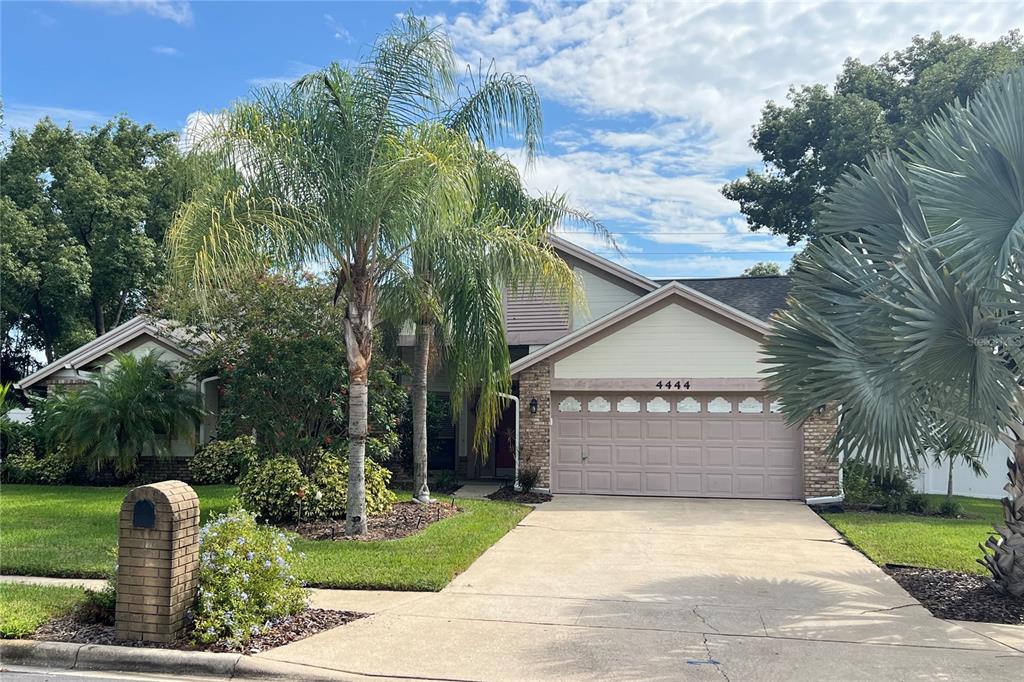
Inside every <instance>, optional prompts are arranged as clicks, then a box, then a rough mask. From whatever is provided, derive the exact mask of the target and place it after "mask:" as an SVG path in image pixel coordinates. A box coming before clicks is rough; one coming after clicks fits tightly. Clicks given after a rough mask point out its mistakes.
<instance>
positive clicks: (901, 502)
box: [843, 460, 914, 512]
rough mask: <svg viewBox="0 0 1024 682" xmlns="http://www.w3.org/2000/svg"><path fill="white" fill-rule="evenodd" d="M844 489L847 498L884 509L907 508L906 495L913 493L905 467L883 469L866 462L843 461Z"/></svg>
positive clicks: (849, 500) (896, 510)
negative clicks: (889, 470)
mask: <svg viewBox="0 0 1024 682" xmlns="http://www.w3.org/2000/svg"><path fill="white" fill-rule="evenodd" d="M843 492H844V494H845V497H846V500H847V501H848V502H854V503H860V504H877V505H882V506H883V507H885V509H886V510H887V511H891V512H902V511H906V510H907V498H908V497H909V496H910V495H913V494H914V486H913V484H912V483H911V481H910V474H909V473H908V472H904V471H895V470H893V471H891V472H884V471H880V470H878V469H877V468H876V467H874V466H872V465H871V464H870V463H868V462H863V461H859V460H847V461H846V462H843Z"/></svg>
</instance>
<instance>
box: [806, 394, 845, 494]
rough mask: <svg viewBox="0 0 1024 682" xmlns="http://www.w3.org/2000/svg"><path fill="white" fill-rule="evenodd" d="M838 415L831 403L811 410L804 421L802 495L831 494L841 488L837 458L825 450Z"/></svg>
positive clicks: (834, 429)
mask: <svg viewBox="0 0 1024 682" xmlns="http://www.w3.org/2000/svg"><path fill="white" fill-rule="evenodd" d="M838 416H839V412H838V410H837V409H836V406H835V405H834V404H832V405H829V406H828V407H827V408H826V409H825V411H824V412H823V413H822V414H813V415H811V416H810V417H809V418H808V419H807V421H805V422H804V425H803V433H804V496H805V497H807V498H811V497H832V496H834V495H838V494H839V493H841V492H842V487H841V486H840V484H839V461H838V460H837V459H835V458H832V457H829V456H828V455H826V454H825V448H826V447H827V446H828V444H829V441H831V440H832V436H833V434H835V432H836V420H837V418H838Z"/></svg>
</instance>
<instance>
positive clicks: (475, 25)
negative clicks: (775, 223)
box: [436, 0, 1024, 276]
mask: <svg viewBox="0 0 1024 682" xmlns="http://www.w3.org/2000/svg"><path fill="white" fill-rule="evenodd" d="M1021 17H1024V1H1022V0H1012V1H1008V2H988V3H983V2H956V3H952V2H949V3H947V2H914V1H911V2H903V3H862V2H828V1H825V0H808V1H805V2H799V3H794V2H786V3H769V2H757V3H749V2H701V3H689V2H687V3H683V2H631V3H624V2H605V1H603V0H598V1H594V2H582V3H574V4H568V3H557V2H548V1H543V0H541V1H538V2H533V3H529V4H525V5H524V4H519V3H517V4H514V5H513V4H510V3H506V2H502V1H494V2H488V3H487V4H485V6H484V7H483V8H481V9H480V10H479V11H476V12H469V11H465V12H464V11H462V10H460V9H455V10H452V11H451V15H450V16H447V17H443V16H442V17H436V19H437V20H438V21H439V22H442V23H444V24H445V25H446V27H447V29H448V31H449V32H450V34H451V36H452V39H453V43H454V44H455V46H456V49H457V50H458V51H459V54H460V56H461V57H462V58H464V59H465V61H467V62H469V63H472V64H476V63H481V62H483V63H488V62H490V60H491V59H492V58H493V59H494V60H495V63H496V67H497V68H498V69H499V70H508V71H512V72H516V73H523V74H525V75H527V76H528V77H529V78H530V79H531V80H532V81H533V83H534V84H535V85H536V86H537V87H538V89H539V90H540V92H541V95H542V97H543V98H544V99H545V100H546V101H552V100H553V101H556V102H558V103H560V104H562V105H564V106H567V107H569V108H570V109H571V110H575V111H576V112H577V114H578V116H577V118H576V120H575V121H570V122H569V123H567V124H564V126H563V127H562V128H560V129H557V130H554V131H549V133H548V135H547V147H548V152H549V153H548V155H546V156H542V157H541V158H539V159H538V160H537V161H536V163H535V164H534V165H533V167H532V168H525V167H524V165H523V164H522V159H521V158H519V156H518V154H517V153H515V152H509V151H508V150H506V153H509V155H510V157H512V158H513V159H515V160H517V162H518V163H519V165H520V167H521V169H522V170H523V173H524V176H525V178H526V180H527V183H528V184H529V186H530V187H531V189H532V190H533V191H536V192H549V191H553V190H555V189H558V190H561V191H564V192H566V193H567V194H568V195H569V197H570V199H571V201H572V202H573V203H575V204H576V205H578V206H579V207H581V208H584V209H586V210H588V211H590V212H592V213H593V214H595V215H596V217H597V218H598V219H599V220H601V221H603V222H605V223H606V224H611V225H613V226H614V227H613V229H615V230H621V231H625V232H629V233H630V235H629V240H630V244H631V246H633V247H636V248H639V249H642V250H643V252H644V257H645V258H648V259H649V261H642V260H638V259H637V258H635V257H634V258H632V260H633V262H634V266H635V267H641V265H639V264H642V263H645V262H646V263H647V265H649V266H650V267H652V268H656V270H657V272H660V273H662V274H669V275H681V274H684V273H690V272H691V270H692V272H693V273H694V274H705V275H708V276H711V275H714V274H731V275H735V274H739V273H740V272H741V271H742V270H743V269H745V268H746V267H749V266H750V265H753V264H754V263H756V262H758V261H759V260H778V259H781V260H780V261H779V262H783V263H784V262H786V261H788V256H787V255H786V254H784V253H775V252H776V251H778V250H783V249H786V250H789V249H788V247H787V246H786V244H785V240H784V239H779V238H778V237H774V236H772V235H770V234H761V233H750V232H749V231H748V230H747V227H746V223H745V220H744V219H743V217H742V216H741V215H740V214H739V213H738V206H737V205H736V204H735V203H733V202H731V201H729V200H727V199H725V198H724V197H723V196H722V195H721V193H720V188H721V186H722V185H723V184H724V183H725V182H727V181H729V180H732V179H734V178H735V177H736V176H737V175H738V174H739V173H740V172H742V167H744V166H747V165H751V164H757V163H759V161H760V157H759V156H758V155H757V154H756V152H754V151H753V150H751V149H750V147H749V145H748V141H749V137H750V133H751V129H752V126H753V125H754V124H755V123H756V122H757V120H758V118H759V116H760V111H761V108H762V106H763V105H764V103H765V101H766V100H768V99H774V100H781V99H783V98H785V96H786V93H787V91H788V89H789V88H790V87H791V86H793V85H802V84H811V83H817V82H824V83H829V82H831V81H832V79H834V77H835V75H836V74H837V73H838V72H839V71H840V70H841V68H842V65H843V61H844V60H845V59H847V58H848V57H855V58H859V59H861V60H863V61H865V62H873V61H875V60H876V59H878V58H879V57H880V56H881V55H882V54H883V53H885V52H888V51H892V50H895V49H901V48H903V47H906V46H907V45H909V44H910V40H911V39H912V38H913V36H915V35H922V34H924V35H927V34H930V33H931V32H933V31H941V32H943V33H947V34H948V33H960V34H962V35H965V36H969V37H972V38H975V39H978V40H985V41H988V40H993V39H996V38H998V37H999V36H1000V35H1004V34H1005V33H1006V32H1007V31H1008V30H1010V29H1011V28H1013V27H1014V26H1018V25H1020V24H1021V23H1022V22H1021ZM634 232H643V234H640V235H634V234H632V233H634ZM666 245H669V246H666ZM595 248H597V247H595ZM696 250H706V251H709V252H713V253H709V254H708V255H707V256H700V257H696V256H687V257H685V258H676V257H675V256H669V255H662V256H659V255H657V254H658V252H659V251H661V252H667V251H684V252H689V251H696ZM752 251H767V252H771V253H749V252H752ZM623 262H624V264H626V265H630V263H628V262H625V261H623Z"/></svg>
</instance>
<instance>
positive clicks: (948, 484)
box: [946, 455, 954, 502]
mask: <svg viewBox="0 0 1024 682" xmlns="http://www.w3.org/2000/svg"><path fill="white" fill-rule="evenodd" d="M953 460H954V458H953V456H952V455H950V457H949V480H948V481H946V499H947V500H949V501H950V502H952V501H953Z"/></svg>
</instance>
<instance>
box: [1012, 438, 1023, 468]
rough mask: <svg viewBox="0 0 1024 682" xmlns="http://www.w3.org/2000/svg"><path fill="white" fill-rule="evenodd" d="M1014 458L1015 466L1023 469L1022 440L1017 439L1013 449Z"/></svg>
mask: <svg viewBox="0 0 1024 682" xmlns="http://www.w3.org/2000/svg"><path fill="white" fill-rule="evenodd" d="M1013 454H1014V457H1015V458H1016V459H1017V466H1019V467H1020V468H1021V469H1024V438H1018V439H1017V444H1016V445H1015V446H1014V448H1013Z"/></svg>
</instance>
